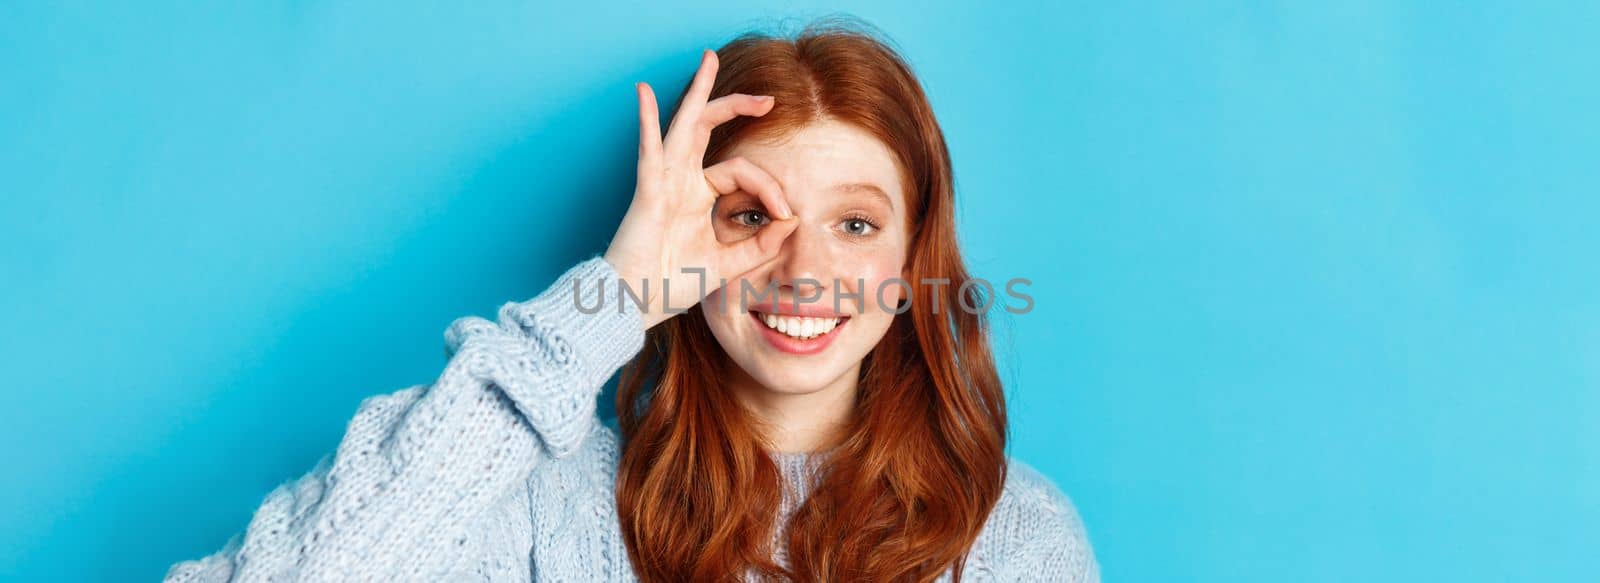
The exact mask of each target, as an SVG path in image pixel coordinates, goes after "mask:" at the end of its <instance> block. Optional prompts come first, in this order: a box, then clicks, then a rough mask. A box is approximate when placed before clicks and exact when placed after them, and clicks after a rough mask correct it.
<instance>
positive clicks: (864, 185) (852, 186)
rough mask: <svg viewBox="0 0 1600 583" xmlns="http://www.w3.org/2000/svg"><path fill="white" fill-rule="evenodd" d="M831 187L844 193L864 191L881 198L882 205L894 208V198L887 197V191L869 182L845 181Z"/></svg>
mask: <svg viewBox="0 0 1600 583" xmlns="http://www.w3.org/2000/svg"><path fill="white" fill-rule="evenodd" d="M833 189H834V190H835V191H838V192H844V193H853V192H865V193H867V194H871V195H873V196H875V197H877V198H880V199H883V204H884V206H887V207H889V208H894V199H892V198H889V193H887V192H884V191H883V189H882V188H880V187H878V185H876V184H873V183H871V182H845V183H842V184H838V185H835V186H834V187H833Z"/></svg>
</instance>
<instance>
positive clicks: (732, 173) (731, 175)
mask: <svg viewBox="0 0 1600 583" xmlns="http://www.w3.org/2000/svg"><path fill="white" fill-rule="evenodd" d="M705 174H706V182H710V183H711V189H712V190H715V191H717V194H718V195H719V196H720V195H724V194H731V193H734V192H738V191H740V190H743V191H745V192H748V193H751V194H754V195H756V198H758V199H761V205H762V206H765V207H767V212H768V213H769V214H771V215H772V216H774V217H777V218H778V219H780V220H787V219H790V218H793V217H794V212H792V211H790V210H789V201H788V199H787V198H785V197H784V195H783V188H782V187H780V186H778V180H777V179H775V178H773V177H772V175H771V174H768V173H767V171H766V170H762V169H761V168H760V167H758V166H756V165H755V164H753V163H751V162H750V161H749V160H746V159H744V158H729V159H727V160H723V161H721V162H718V163H716V164H714V165H712V166H711V167H710V168H706V172H705Z"/></svg>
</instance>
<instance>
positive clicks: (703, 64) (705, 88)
mask: <svg viewBox="0 0 1600 583" xmlns="http://www.w3.org/2000/svg"><path fill="white" fill-rule="evenodd" d="M717 65H718V63H717V53H716V52H714V51H712V50H710V49H706V52H705V53H703V54H701V55H700V69H699V70H697V71H695V73H694V80H692V81H690V82H689V90H688V91H686V92H684V94H683V102H682V103H679V104H678V112H677V113H676V114H674V115H673V116H672V124H671V125H669V126H667V138H666V147H667V151H668V152H669V153H675V154H688V152H684V151H682V147H683V146H684V145H686V144H687V143H688V140H687V139H686V136H684V135H683V134H684V133H686V132H684V130H685V129H691V128H693V127H694V124H693V123H691V122H693V121H694V120H696V119H699V117H700V112H701V111H702V110H704V109H705V106H706V100H707V99H709V98H710V97H711V85H712V83H714V82H715V81H716V80H717ZM687 133H694V132H693V131H692V129H691V131H689V132H687ZM674 144H676V146H675V145H674ZM675 148H676V149H675Z"/></svg>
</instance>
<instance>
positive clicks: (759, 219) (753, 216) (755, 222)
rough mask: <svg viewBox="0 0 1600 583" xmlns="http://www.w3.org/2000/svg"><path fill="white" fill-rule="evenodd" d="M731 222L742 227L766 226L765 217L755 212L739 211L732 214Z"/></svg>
mask: <svg viewBox="0 0 1600 583" xmlns="http://www.w3.org/2000/svg"><path fill="white" fill-rule="evenodd" d="M733 222H735V223H738V224H739V226H742V227H759V226H762V225H765V224H767V215H766V214H764V213H762V212H761V211H756V210H748V211H739V212H737V213H734V214H733Z"/></svg>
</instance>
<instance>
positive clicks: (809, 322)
mask: <svg viewBox="0 0 1600 583" xmlns="http://www.w3.org/2000/svg"><path fill="white" fill-rule="evenodd" d="M750 314H751V315H753V316H755V317H756V319H757V320H760V321H761V323H762V324H764V325H766V327H767V328H770V329H772V330H776V331H777V332H778V333H779V334H782V335H784V336H788V337H790V338H794V339H797V340H811V339H813V338H816V337H818V336H822V335H825V334H827V333H829V332H832V331H833V330H834V328H838V327H839V324H843V323H844V321H845V320H849V319H850V318H848V317H829V318H814V317H807V316H786V315H782V314H765V313H761V312H750Z"/></svg>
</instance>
